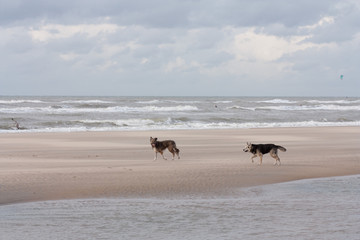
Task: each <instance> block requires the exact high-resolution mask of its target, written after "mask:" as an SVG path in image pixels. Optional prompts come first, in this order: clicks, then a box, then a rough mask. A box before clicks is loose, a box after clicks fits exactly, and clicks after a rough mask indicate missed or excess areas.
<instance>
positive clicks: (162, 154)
mask: <svg viewBox="0 0 360 240" xmlns="http://www.w3.org/2000/svg"><path fill="white" fill-rule="evenodd" d="M160 154H161V156H162V158H163V159H164V160H167V158H166V157H164V153H163V152H162V151H161V152H160Z"/></svg>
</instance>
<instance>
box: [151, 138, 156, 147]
mask: <svg viewBox="0 0 360 240" xmlns="http://www.w3.org/2000/svg"><path fill="white" fill-rule="evenodd" d="M156 141H157V138H153V137H150V144H151V146H152V147H155V143H156Z"/></svg>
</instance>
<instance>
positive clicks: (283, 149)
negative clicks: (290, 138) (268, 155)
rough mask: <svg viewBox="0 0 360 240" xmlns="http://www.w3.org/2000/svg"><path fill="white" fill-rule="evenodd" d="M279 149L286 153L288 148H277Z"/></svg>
mask: <svg viewBox="0 0 360 240" xmlns="http://www.w3.org/2000/svg"><path fill="white" fill-rule="evenodd" d="M277 148H278V149H279V150H280V151H283V152H286V148H284V147H282V146H277Z"/></svg>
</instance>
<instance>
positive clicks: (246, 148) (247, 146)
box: [243, 142, 252, 152]
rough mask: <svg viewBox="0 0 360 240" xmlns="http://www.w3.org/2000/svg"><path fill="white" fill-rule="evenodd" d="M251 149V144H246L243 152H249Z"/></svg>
mask: <svg viewBox="0 0 360 240" xmlns="http://www.w3.org/2000/svg"><path fill="white" fill-rule="evenodd" d="M251 148H252V144H251V143H249V142H247V143H246V146H245V148H244V149H243V151H244V152H250V151H251Z"/></svg>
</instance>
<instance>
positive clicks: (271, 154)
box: [270, 150, 281, 166]
mask: <svg viewBox="0 0 360 240" xmlns="http://www.w3.org/2000/svg"><path fill="white" fill-rule="evenodd" d="M270 156H271V157H273V158H274V159H275V163H274V165H277V162H278V161H279V166H280V165H281V162H280V158H279V156H278V155H277V151H276V150H274V151H271V152H270Z"/></svg>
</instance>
